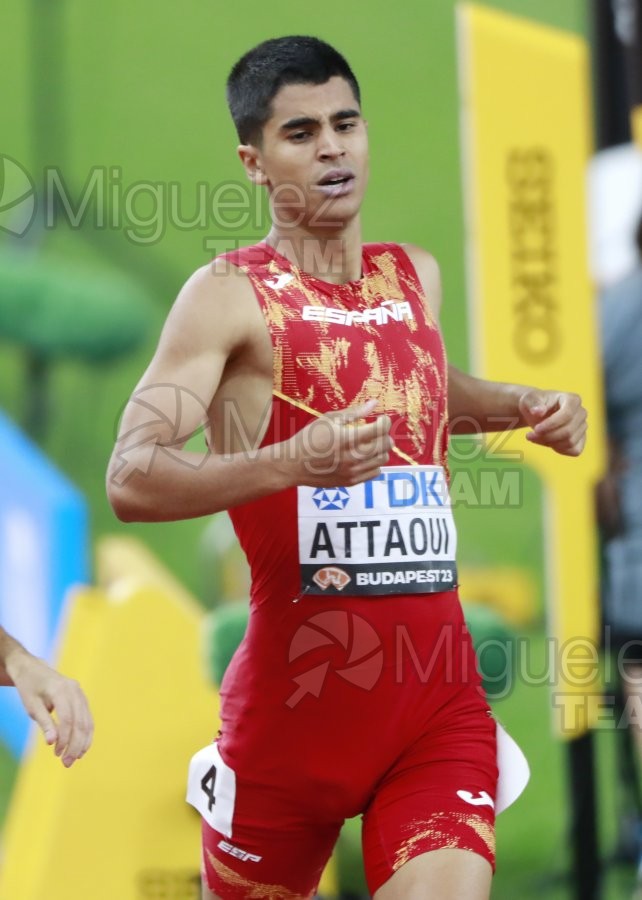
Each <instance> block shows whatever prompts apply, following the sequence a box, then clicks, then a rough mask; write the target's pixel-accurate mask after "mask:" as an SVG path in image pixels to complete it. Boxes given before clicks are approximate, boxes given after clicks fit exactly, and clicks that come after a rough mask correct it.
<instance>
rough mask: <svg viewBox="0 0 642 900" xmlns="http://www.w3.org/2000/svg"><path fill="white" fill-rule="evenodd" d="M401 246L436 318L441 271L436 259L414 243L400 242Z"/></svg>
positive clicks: (437, 314)
mask: <svg viewBox="0 0 642 900" xmlns="http://www.w3.org/2000/svg"><path fill="white" fill-rule="evenodd" d="M401 246H402V247H403V249H404V250H405V251H406V253H407V254H408V256H409V257H410V261H411V262H412V264H413V266H414V267H415V271H416V272H417V275H418V276H419V281H420V282H421V286H422V287H423V289H424V294H425V295H426V300H427V301H428V305H429V306H430V309H431V311H432V314H433V315H434V316H435V318H436V319H438V318H439V311H440V309H441V273H440V271H439V264H438V263H437V260H436V259H435V257H434V256H433V255H432V253H429V252H428V251H427V250H424V249H423V248H422V247H417V245H416V244H401Z"/></svg>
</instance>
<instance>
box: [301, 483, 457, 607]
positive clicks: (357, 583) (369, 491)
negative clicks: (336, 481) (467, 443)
mask: <svg viewBox="0 0 642 900" xmlns="http://www.w3.org/2000/svg"><path fill="white" fill-rule="evenodd" d="M297 496H298V530H299V562H300V566H301V581H302V590H303V591H305V592H306V593H315V594H327V595H328V596H330V595H332V594H337V593H338V592H339V591H341V592H342V593H343V594H346V595H351V594H360V595H365V594H373V595H376V594H404V593H431V592H436V591H443V590H448V589H449V588H452V587H454V586H455V585H456V583H457V570H456V566H455V551H456V547H457V534H456V532H455V524H454V521H453V517H452V511H451V508H450V498H449V496H448V484H447V481H446V475H445V472H444V470H443V469H442V468H441V466H412V467H410V466H386V467H384V468H383V470H382V472H381V474H380V475H378V476H377V477H376V478H373V479H371V480H370V481H366V482H364V483H363V484H358V485H355V486H354V487H351V488H350V489H348V488H344V487H334V488H313V487H306V486H302V487H299V488H298V490H297ZM328 572H341V584H340V585H339V583H338V581H337V579H335V578H329V577H325V576H327V573H328Z"/></svg>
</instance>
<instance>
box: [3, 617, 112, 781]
mask: <svg viewBox="0 0 642 900" xmlns="http://www.w3.org/2000/svg"><path fill="white" fill-rule="evenodd" d="M0 685H3V686H13V687H16V688H17V689H18V693H19V694H20V699H21V700H22V703H23V705H24V707H25V709H26V711H27V713H28V714H29V715H30V716H31V718H32V719H33V720H34V721H35V722H36V723H37V724H38V725H39V727H40V729H41V730H42V733H43V734H44V737H45V740H46V741H47V743H48V744H55V753H56V756H60V757H62V762H63V764H64V765H65V766H67V767H69V766H71V765H72V764H73V763H74V762H75V761H76V760H77V759H80V757H81V756H83V754H84V753H86V752H87V750H88V749H89V747H90V745H91V740H92V736H93V732H94V725H93V720H92V717H91V713H90V711H89V705H88V703H87V698H86V697H85V695H84V693H83V691H82V689H81V687H80V685H79V684H78V682H76V681H74V680H73V679H71V678H65V676H64V675H61V674H60V673H59V672H56V670H55V669H52V668H51V667H50V666H48V665H47V663H46V662H44V660H42V659H38V658H37V657H36V656H33V655H32V654H31V653H29V651H28V650H26V649H25V648H24V647H23V646H22V644H20V643H19V642H18V641H16V640H15V638H13V637H11V635H10V634H8V633H7V632H6V631H5V630H4V628H1V627H0ZM54 711H55V713H56V718H55V719H54V718H53V716H52V715H51V714H52V713H53V712H54Z"/></svg>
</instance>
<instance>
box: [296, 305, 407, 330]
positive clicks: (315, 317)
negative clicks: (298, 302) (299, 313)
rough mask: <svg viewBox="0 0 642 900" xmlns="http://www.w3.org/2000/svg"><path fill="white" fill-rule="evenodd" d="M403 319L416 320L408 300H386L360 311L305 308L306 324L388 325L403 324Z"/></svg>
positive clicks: (328, 307)
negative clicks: (399, 301)
mask: <svg viewBox="0 0 642 900" xmlns="http://www.w3.org/2000/svg"><path fill="white" fill-rule="evenodd" d="M403 319H414V316H413V314H412V308H411V306H410V303H408V301H407V300H404V301H402V302H401V303H395V301H394V300H384V301H383V303H382V304H381V306H374V307H372V309H363V310H359V311H355V310H345V309H336V308H335V307H332V306H304V307H303V321H304V322H331V323H332V324H334V325H387V324H388V322H401V321H403Z"/></svg>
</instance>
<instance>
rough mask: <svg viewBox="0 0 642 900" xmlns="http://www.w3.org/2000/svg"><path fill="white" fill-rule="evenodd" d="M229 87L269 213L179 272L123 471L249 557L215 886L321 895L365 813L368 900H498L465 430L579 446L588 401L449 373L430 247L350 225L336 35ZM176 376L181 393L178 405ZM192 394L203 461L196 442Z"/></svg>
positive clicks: (357, 197) (141, 492)
mask: <svg viewBox="0 0 642 900" xmlns="http://www.w3.org/2000/svg"><path fill="white" fill-rule="evenodd" d="M228 101H229V105H230V109H231V113H232V116H233V118H234V121H235V124H236V127H237V130H238V133H239V138H240V142H241V143H240V146H239V148H238V153H239V156H240V159H241V162H242V164H243V166H244V168H245V171H246V173H247V176H248V177H249V179H250V180H251V181H253V182H254V183H255V184H258V185H263V186H265V188H266V189H267V191H268V194H269V196H270V200H271V208H272V215H273V225H272V228H271V230H270V232H269V234H268V235H267V237H266V238H265V240H264V241H261V242H260V243H259V244H257V245H256V246H254V247H248V248H244V249H240V250H238V251H235V252H232V253H228V254H225V255H224V256H222V257H218V258H217V259H215V260H214V261H213V263H212V264H211V265H207V266H204V267H203V268H201V269H199V270H198V271H196V272H195V273H194V275H192V277H191V278H190V279H189V280H188V281H187V283H186V285H185V286H184V288H183V289H182V291H181V292H180V294H179V297H178V299H177V301H176V303H175V305H174V307H173V309H172V311H171V313H170V314H169V317H168V320H167V323H166V325H165V328H164V330H163V333H162V336H161V339H160V343H159V346H158V349H157V352H156V354H155V356H154V358H153V359H152V361H151V364H150V366H149V368H148V369H147V371H146V373H145V374H144V376H143V378H142V380H141V382H140V383H139V385H138V388H137V391H136V392H135V393H134V395H133V397H132V399H131V401H130V403H129V404H128V406H127V408H126V411H125V414H124V416H123V421H122V426H121V432H120V436H119V440H118V442H117V444H116V448H115V451H114V454H113V456H112V460H111V463H110V467H109V472H108V492H109V497H110V500H111V503H112V505H113V507H114V510H115V511H116V514H117V515H118V516H119V518H121V519H122V520H124V521H134V520H139V521H159V520H163V521H169V520H174V519H183V518H190V517H194V516H203V515H209V514H211V513H214V512H217V511H219V510H223V509H228V510H229V511H230V516H231V517H232V521H233V523H234V526H235V529H236V532H237V535H238V537H239V539H240V541H241V544H242V545H243V548H244V550H245V552H246V554H247V556H248V560H249V563H250V566H251V570H252V597H251V610H250V619H249V625H248V630H247V634H246V637H245V639H244V640H243V642H242V644H241V646H240V648H239V649H238V651H237V653H236V654H235V657H234V659H233V661H232V663H231V665H230V667H229V669H228V671H227V673H226V676H225V678H224V681H223V685H222V687H221V699H222V708H221V720H222V724H221V731H220V735H219V739H218V741H217V742H216V743H215V744H213V745H212V746H211V747H210V748H205V750H203V751H201V752H200V753H199V754H197V755H196V757H195V758H194V760H193V763H192V766H191V771H190V787H189V795H188V796H189V800H190V802H192V803H193V804H194V805H195V806H196V807H197V808H198V809H199V810H200V811H201V813H202V815H203V890H204V897H205V898H223V900H227V898H238V900H240V898H250V897H253V898H267V897H269V898H280V900H286V898H287V900H296V898H308V897H311V896H313V894H314V891H315V888H316V886H317V884H318V881H319V877H320V874H321V872H322V869H323V867H324V865H325V863H326V861H327V859H328V857H329V855H330V853H331V850H332V847H333V844H334V842H335V840H336V837H337V834H338V832H339V829H340V827H341V824H342V822H343V821H344V819H345V818H346V817H350V816H354V815H357V814H359V813H362V814H363V850H364V860H365V866H366V873H367V877H368V883H369V886H370V890H371V891H372V893H373V895H374V897H375V898H376V900H389V898H398V900H413V898H428V897H430V898H434V900H437V898H439V900H450V898H452V900H482V898H487V897H488V895H489V890H490V882H491V875H492V867H493V865H494V802H495V791H496V781H497V765H496V739H495V723H494V722H493V720H492V718H491V717H490V714H489V709H488V706H487V704H486V701H485V698H484V696H483V694H482V692H481V689H480V687H479V679H478V677H477V675H476V672H475V661H474V652H473V650H472V646H471V642H470V638H469V635H468V632H467V631H466V629H465V626H464V623H463V618H462V613H461V608H460V605H459V600H458V596H457V590H456V568H455V562H454V548H455V534H454V526H453V523H452V516H451V513H450V509H449V507H448V500H447V495H446V491H445V484H446V476H445V466H446V450H447V440H448V430H449V422H450V423H451V425H450V430H452V431H460V432H463V431H467V430H472V428H475V429H476V430H477V429H481V430H492V429H493V428H494V427H495V428H496V427H497V425H496V424H494V422H495V420H496V419H498V418H499V419H503V420H504V421H505V422H506V421H510V422H512V423H513V427H522V426H528V427H529V428H530V430H529V432H528V434H527V435H526V436H527V438H528V439H529V440H531V441H533V442H535V443H538V444H542V445H545V446H549V447H552V448H553V449H554V450H556V451H557V452H559V453H564V454H568V455H571V456H574V455H577V454H578V453H580V452H581V450H582V447H583V445H584V440H585V431H586V414H585V411H584V410H583V408H582V406H581V402H580V399H579V397H577V396H576V395H574V394H567V393H561V392H558V391H538V390H534V389H529V388H525V387H520V386H516V385H509V384H494V383H489V382H484V381H480V380H477V379H474V378H471V377H469V376H467V375H464V374H463V373H461V372H458V371H457V370H456V369H454V368H452V367H450V368H449V369H448V370H447V366H446V358H445V353H444V349H443V344H442V341H441V336H440V332H439V326H438V314H439V304H440V300H441V297H440V282H439V270H438V267H437V264H436V262H435V260H434V259H433V258H432V256H431V255H430V254H429V253H427V252H426V251H424V250H421V249H420V248H418V247H413V246H408V245H406V246H404V247H401V246H399V245H397V244H370V245H363V244H362V241H361V223H360V217H359V210H360V207H361V202H362V200H363V196H364V192H365V188H366V183H367V180H368V141H367V132H366V123H365V121H364V119H363V117H362V115H361V111H360V94H359V86H358V84H357V81H356V79H355V77H354V75H353V73H352V71H351V70H350V68H349V66H348V64H347V62H346V61H345V59H344V58H343V57H342V56H341V55H340V54H339V53H337V52H336V51H335V50H334V49H333V48H332V47H330V46H328V45H327V44H325V43H323V42H321V41H318V40H316V39H314V38H309V37H287V38H281V39H277V40H271V41H267V42H265V43H263V44H261V45H259V46H258V47H255V48H254V49H253V50H251V51H249V53H247V54H246V55H245V56H244V57H243V58H242V59H241V60H240V61H239V62H238V63H237V64H236V65H235V67H234V69H233V70H232V73H231V75H230V78H229V81H228ZM176 385H177V386H179V387H180V389H181V391H182V392H183V393H182V397H183V400H185V398H186V397H188V398H189V397H192V398H193V402H190V401H189V399H188V400H187V402H183V405H182V408H181V410H180V421H179V422H176V421H175V419H176V415H177V410H176V400H175V390H174V387H172V386H176ZM447 386H448V390H447ZM143 391H144V394H143V393H141V392H143ZM188 392H189V393H188ZM138 399H140V402H137V400H138ZM203 408H205V409H207V411H208V412H207V427H208V444H209V448H210V451H211V452H210V453H209V454H205V455H198V454H194V453H189V452H187V451H185V450H183V449H182V447H183V445H184V443H185V439H186V438H187V437H188V436H189V435H191V434H192V433H193V432H194V431H195V430H196V429H197V427H198V425H199V424H200V421H201V418H202V412H201V410H202V409H203ZM159 413H160V415H159ZM163 419H165V420H166V421H167V422H168V423H171V424H168V425H167V426H166V427H165V426H164V425H162V424H159V422H161V421H162V420H163ZM364 420H368V421H364ZM473 423H476V424H473ZM504 427H505V425H504ZM177 435H180V436H181V437H179V438H177ZM125 465H126V466H127V472H128V477H126V478H125V477H123V472H124V468H123V467H124V466H125Z"/></svg>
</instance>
